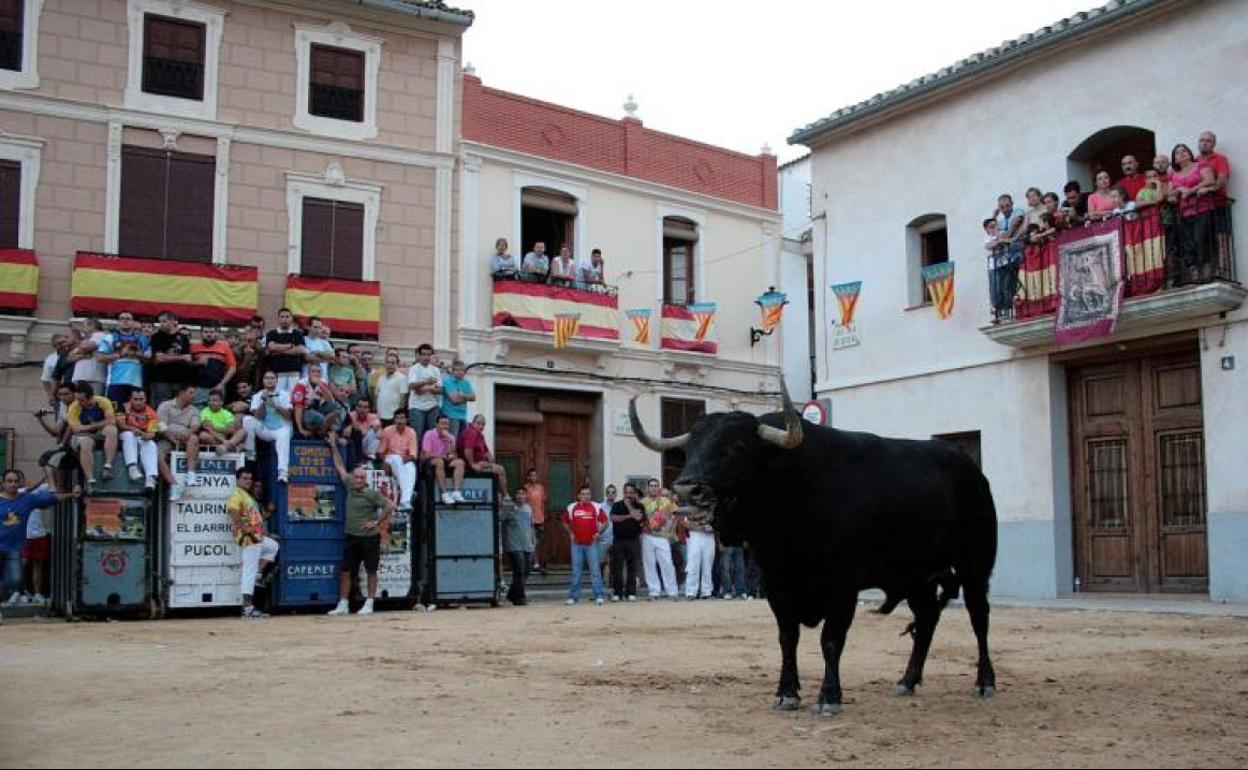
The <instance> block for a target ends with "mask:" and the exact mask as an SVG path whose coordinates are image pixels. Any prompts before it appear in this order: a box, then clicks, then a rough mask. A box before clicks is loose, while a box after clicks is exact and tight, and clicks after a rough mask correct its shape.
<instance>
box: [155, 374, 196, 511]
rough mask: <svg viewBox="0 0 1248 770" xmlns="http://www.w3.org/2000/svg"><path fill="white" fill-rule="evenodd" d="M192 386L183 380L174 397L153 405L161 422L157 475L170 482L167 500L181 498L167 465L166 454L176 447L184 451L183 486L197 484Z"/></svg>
mask: <svg viewBox="0 0 1248 770" xmlns="http://www.w3.org/2000/svg"><path fill="white" fill-rule="evenodd" d="M194 401H195V385H194V383H190V382H186V383H183V384H182V385H179V386H178V389H177V393H176V394H175V395H174V397H173V398H171V399H169V400H168V401H166V402H165V403H163V404H161V405H160V406H158V407H156V418H157V419H158V420H159V421H160V443H158V444H157V445H156V447H157V450H158V456H159V459H160V475H161V476H163V477H164V478H165V483H167V484H168V485H169V499H170V500H178V499H180V498H181V497H182V486H181V485H180V484H178V483H177V479H176V478H175V477H174V475H173V469H172V468H171V467H170V465H169V454H170V453H171V452H172V451H173V450H175V449H181V450H184V451H185V452H186V486H188V487H195V486H199V479H198V478H196V476H195V469H196V467H197V466H198V464H199V410H198V409H196V408H195V405H194V403H193V402H194Z"/></svg>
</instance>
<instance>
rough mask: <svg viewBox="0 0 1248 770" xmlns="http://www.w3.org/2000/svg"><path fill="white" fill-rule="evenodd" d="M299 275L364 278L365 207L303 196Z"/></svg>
mask: <svg viewBox="0 0 1248 770" xmlns="http://www.w3.org/2000/svg"><path fill="white" fill-rule="evenodd" d="M299 273H300V275H305V276H310V277H315V278H340V279H343V280H348V281H359V280H362V279H363V277H364V206H363V205H361V204H359V203H344V202H342V201H331V200H325V199H323V198H304V199H303V260H302V262H301V263H300V267H299Z"/></svg>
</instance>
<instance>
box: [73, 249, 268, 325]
mask: <svg viewBox="0 0 1248 770" xmlns="http://www.w3.org/2000/svg"><path fill="white" fill-rule="evenodd" d="M259 281H260V271H259V270H258V269H257V268H254V267H235V266H232V265H206V264H202V263H198V262H180V261H177V260H172V259H145V258H139V257H114V256H109V255H106V254H97V253H93V252H86V251H80V252H78V254H77V255H76V256H75V257H74V272H73V276H72V278H71V279H70V285H69V286H70V288H69V294H70V300H69V306H70V309H71V310H72V311H73V312H74V314H75V315H106V316H107V315H117V314H118V313H121V312H122V311H126V312H130V313H134V314H135V315H139V316H152V317H155V316H157V315H160V313H161V312H163V311H165V310H169V311H171V312H173V313H176V314H177V316H178V318H179V319H181V320H184V321H186V320H193V321H209V322H216V323H246V322H248V321H250V320H251V317H252V316H253V315H255V314H256V304H257V302H258V300H259V293H260V289H259Z"/></svg>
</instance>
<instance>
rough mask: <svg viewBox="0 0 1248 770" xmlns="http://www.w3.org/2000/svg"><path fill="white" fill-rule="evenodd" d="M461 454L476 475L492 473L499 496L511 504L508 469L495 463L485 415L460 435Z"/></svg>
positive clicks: (473, 420) (465, 428)
mask: <svg viewBox="0 0 1248 770" xmlns="http://www.w3.org/2000/svg"><path fill="white" fill-rule="evenodd" d="M459 453H460V454H461V455H462V456H463V458H464V462H465V463H466V464H467V466H468V467H469V468H471V469H472V470H473V471H475V472H476V473H492V474H494V477H495V478H496V479H498V494H499V496H500V497H501V499H502V501H503V502H505V503H510V502H511V492H510V491H508V490H509V488H508V486H507V469H506V468H504V467H503V466H501V465H499V464H498V463H496V462H494V456H493V455H492V454H490V445H489V444H487V443H485V415H483V414H479V415H477V416H476V417H473V418H472V422H470V423H468V425H466V426H465V427H464V431H463V433H460V434H459Z"/></svg>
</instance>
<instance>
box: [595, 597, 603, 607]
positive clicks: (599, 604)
mask: <svg viewBox="0 0 1248 770" xmlns="http://www.w3.org/2000/svg"><path fill="white" fill-rule="evenodd" d="M594 604H597V605H598V606H599V607H601V606H602V597H599V598H597V599H594Z"/></svg>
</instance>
